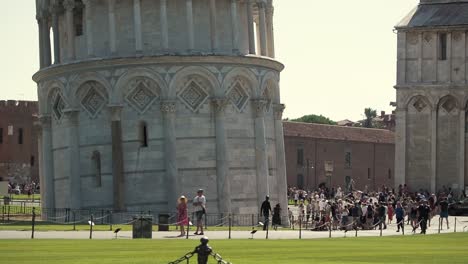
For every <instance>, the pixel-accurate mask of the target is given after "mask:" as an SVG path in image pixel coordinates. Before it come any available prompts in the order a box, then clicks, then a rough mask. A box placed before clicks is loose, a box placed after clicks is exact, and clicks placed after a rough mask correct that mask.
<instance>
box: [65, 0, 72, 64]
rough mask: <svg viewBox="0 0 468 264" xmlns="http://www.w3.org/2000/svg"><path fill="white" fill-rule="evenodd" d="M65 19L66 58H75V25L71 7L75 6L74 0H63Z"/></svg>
mask: <svg viewBox="0 0 468 264" xmlns="http://www.w3.org/2000/svg"><path fill="white" fill-rule="evenodd" d="M63 6H64V7H65V19H66V22H67V30H66V32H67V51H68V60H69V61H72V60H74V59H75V25H74V24H73V9H74V8H75V0H64V2H63Z"/></svg>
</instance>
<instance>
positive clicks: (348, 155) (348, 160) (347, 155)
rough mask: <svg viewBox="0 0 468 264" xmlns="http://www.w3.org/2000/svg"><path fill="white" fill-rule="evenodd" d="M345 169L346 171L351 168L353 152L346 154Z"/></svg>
mask: <svg viewBox="0 0 468 264" xmlns="http://www.w3.org/2000/svg"><path fill="white" fill-rule="evenodd" d="M345 168H346V169H350V168H351V151H346V152H345Z"/></svg>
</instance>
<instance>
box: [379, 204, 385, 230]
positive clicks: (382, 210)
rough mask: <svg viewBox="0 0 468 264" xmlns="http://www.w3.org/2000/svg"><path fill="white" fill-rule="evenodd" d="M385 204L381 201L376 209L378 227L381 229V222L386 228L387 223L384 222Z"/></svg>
mask: <svg viewBox="0 0 468 264" xmlns="http://www.w3.org/2000/svg"><path fill="white" fill-rule="evenodd" d="M385 211H386V210H385V206H384V204H383V203H381V204H380V206H379V209H378V214H379V229H382V224H383V226H384V229H387V224H386V223H385V222H386V221H385Z"/></svg>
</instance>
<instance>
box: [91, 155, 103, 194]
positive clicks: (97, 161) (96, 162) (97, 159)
mask: <svg viewBox="0 0 468 264" xmlns="http://www.w3.org/2000/svg"><path fill="white" fill-rule="evenodd" d="M91 160H92V161H93V168H94V174H95V178H96V187H101V185H102V183H101V153H99V151H94V152H93V156H92V157H91Z"/></svg>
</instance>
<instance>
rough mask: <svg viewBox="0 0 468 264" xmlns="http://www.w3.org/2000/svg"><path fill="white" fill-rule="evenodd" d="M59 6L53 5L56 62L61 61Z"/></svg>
mask: <svg viewBox="0 0 468 264" xmlns="http://www.w3.org/2000/svg"><path fill="white" fill-rule="evenodd" d="M58 12H59V6H58V5H53V6H52V8H51V13H52V28H53V30H54V31H53V32H54V64H59V63H60V29H59V20H58Z"/></svg>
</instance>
